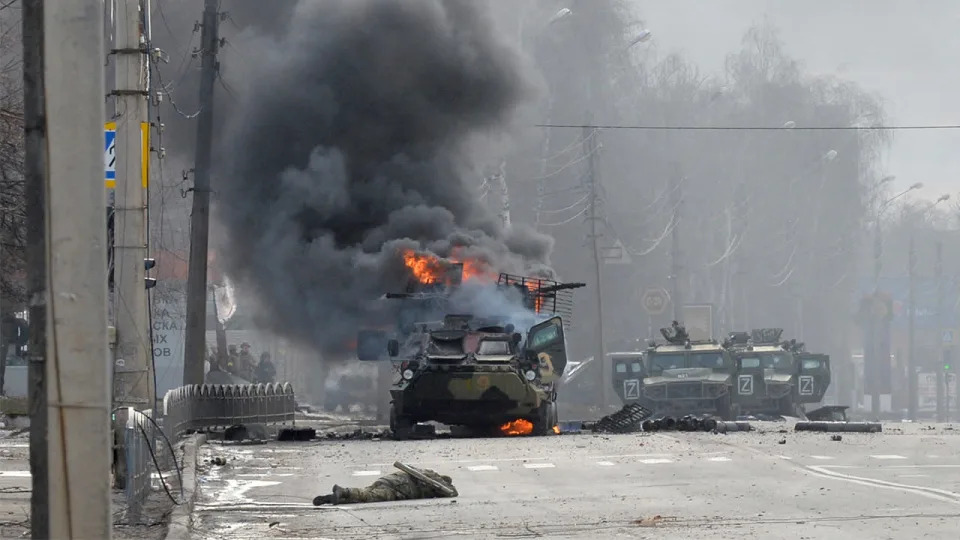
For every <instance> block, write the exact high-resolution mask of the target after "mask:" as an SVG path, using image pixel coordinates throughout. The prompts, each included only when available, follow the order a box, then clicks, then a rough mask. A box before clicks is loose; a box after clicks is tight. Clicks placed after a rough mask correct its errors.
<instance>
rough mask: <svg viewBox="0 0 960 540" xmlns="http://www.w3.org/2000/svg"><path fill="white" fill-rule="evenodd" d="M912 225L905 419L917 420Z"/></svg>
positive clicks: (909, 256)
mask: <svg viewBox="0 0 960 540" xmlns="http://www.w3.org/2000/svg"><path fill="white" fill-rule="evenodd" d="M913 228H914V224H913V223H911V224H910V247H909V253H908V259H907V279H908V281H909V291H908V293H907V311H908V315H909V317H908V322H907V355H908V357H909V358H908V362H907V381H908V383H907V386H908V388H907V397H908V400H909V401H908V403H907V418H909V419H910V420H916V419H917V353H916V349H915V348H914V325H915V322H916V321H915V319H916V304H915V301H916V298H915V297H916V285H915V283H914V281H915V277H916V265H917V254H916V250H915V249H914V231H913Z"/></svg>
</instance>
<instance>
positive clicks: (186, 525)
mask: <svg viewBox="0 0 960 540" xmlns="http://www.w3.org/2000/svg"><path fill="white" fill-rule="evenodd" d="M206 442H207V436H206V434H203V433H200V434H196V435H193V436H191V437H190V438H189V439H187V441H186V442H184V443H183V501H182V502H181V503H180V504H179V505H177V506H175V507H173V512H171V513H170V524H169V525H168V526H167V534H166V536H164V538H165V539H166V540H189V538H190V537H191V530H192V529H193V527H192V525H193V523H192V521H193V503H194V502H195V501H196V500H197V454H198V453H199V452H198V450H199V449H200V447H201V446H203V445H204V444H205V443H206Z"/></svg>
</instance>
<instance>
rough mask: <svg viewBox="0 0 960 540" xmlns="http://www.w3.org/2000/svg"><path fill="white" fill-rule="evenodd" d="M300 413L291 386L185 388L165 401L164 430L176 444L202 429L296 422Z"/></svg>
mask: <svg viewBox="0 0 960 540" xmlns="http://www.w3.org/2000/svg"><path fill="white" fill-rule="evenodd" d="M296 409H297V404H296V400H295V399H294V395H293V386H292V385H291V384H290V383H282V384H281V383H277V384H246V385H222V384H197V385H191V386H181V387H180V388H174V389H173V390H170V391H169V392H167V395H166V396H164V397H163V429H164V432H165V433H166V434H167V436H168V437H170V439H171V440H173V439H174V438H176V437H179V436H180V435H182V434H183V433H185V432H187V431H192V430H197V429H201V428H217V427H229V426H232V425H236V424H279V423H286V422H293V419H294V416H295V414H296Z"/></svg>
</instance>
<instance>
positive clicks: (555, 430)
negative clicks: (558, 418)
mask: <svg viewBox="0 0 960 540" xmlns="http://www.w3.org/2000/svg"><path fill="white" fill-rule="evenodd" d="M553 432H554V433H556V434H557V435H559V434H560V426H553Z"/></svg>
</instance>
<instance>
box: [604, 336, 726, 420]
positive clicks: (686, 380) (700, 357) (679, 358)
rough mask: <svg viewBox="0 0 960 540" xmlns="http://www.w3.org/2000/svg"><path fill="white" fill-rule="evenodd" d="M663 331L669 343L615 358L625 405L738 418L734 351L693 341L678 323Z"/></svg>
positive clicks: (617, 383) (657, 411) (666, 412)
mask: <svg viewBox="0 0 960 540" xmlns="http://www.w3.org/2000/svg"><path fill="white" fill-rule="evenodd" d="M660 333H661V334H662V335H663V337H664V338H665V339H666V343H661V344H658V343H657V342H655V341H654V340H652V339H651V340H649V341H648V343H647V348H646V350H644V351H640V352H635V353H617V354H612V355H611V359H612V364H613V365H612V368H613V384H614V389H615V390H616V392H617V394H618V395H619V396H620V398H621V399H622V400H623V401H624V403H631V402H636V403H640V404H641V405H643V406H644V407H647V408H649V409H650V410H652V411H655V412H654V416H665V415H666V416H677V417H679V416H684V415H687V414H712V415H716V416H719V417H722V418H724V419H734V418H735V415H736V410H735V409H734V407H733V403H732V401H731V397H732V396H731V390H732V384H733V383H732V378H733V374H734V370H735V365H734V361H733V356H732V355H731V354H730V351H729V350H727V349H726V348H724V347H723V345H722V344H720V343H718V342H717V341H715V340H691V339H690V337H689V335H688V334H687V331H686V329H685V328H684V327H683V326H681V325H680V324H679V323H678V322H676V321H674V322H673V325H672V326H671V328H662V329H660Z"/></svg>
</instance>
